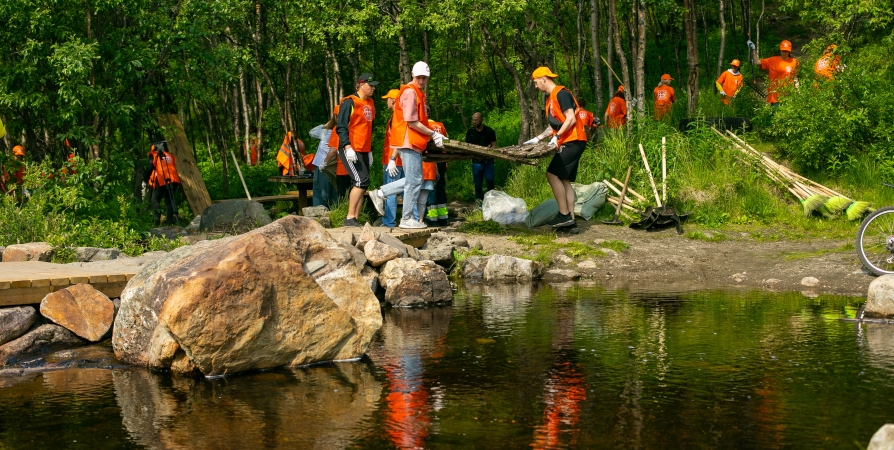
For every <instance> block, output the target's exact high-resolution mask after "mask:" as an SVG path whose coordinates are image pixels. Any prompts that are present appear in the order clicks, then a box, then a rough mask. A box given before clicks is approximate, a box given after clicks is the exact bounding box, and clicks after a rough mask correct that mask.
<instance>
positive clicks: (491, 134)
mask: <svg viewBox="0 0 894 450" xmlns="http://www.w3.org/2000/svg"><path fill="white" fill-rule="evenodd" d="M494 142H497V133H496V132H495V131H494V129H493V128H491V127H489V126H487V125H482V126H481V131H478V130H476V129H475V127H472V128H469V131H466V143H468V144H475V145H480V146H482V147H487V146H489V145H490V144H492V143H494Z"/></svg>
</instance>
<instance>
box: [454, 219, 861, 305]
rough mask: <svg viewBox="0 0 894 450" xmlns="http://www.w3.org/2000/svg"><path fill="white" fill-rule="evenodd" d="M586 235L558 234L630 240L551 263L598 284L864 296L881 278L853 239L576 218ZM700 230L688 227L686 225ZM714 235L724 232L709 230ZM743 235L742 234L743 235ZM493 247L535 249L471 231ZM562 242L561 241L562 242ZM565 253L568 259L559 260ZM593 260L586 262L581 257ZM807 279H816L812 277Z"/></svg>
mask: <svg viewBox="0 0 894 450" xmlns="http://www.w3.org/2000/svg"><path fill="white" fill-rule="evenodd" d="M578 225H579V227H580V231H581V232H580V234H578V235H568V236H567V237H566V236H564V235H560V239H562V238H564V239H568V240H569V241H575V242H581V243H585V244H588V245H593V246H598V243H599V242H601V240H620V241H624V242H625V243H627V244H628V245H629V246H630V247H629V248H628V249H626V250H623V251H621V252H619V253H614V252H611V251H608V252H607V253H608V254H607V255H606V256H604V257H601V258H591V259H592V260H593V262H595V263H596V264H595V265H596V267H595V268H589V269H587V268H581V267H580V266H579V264H581V263H582V262H583V261H584V260H585V259H586V258H578V259H576V260H574V261H568V260H567V259H565V258H562V257H558V258H555V256H558V254H560V253H563V250H559V251H558V252H557V253H556V254H555V255H554V259H553V263H552V264H551V265H550V266H549V268H550V269H552V268H568V269H574V270H576V271H578V272H580V273H581V274H583V275H584V277H585V278H589V279H592V280H593V281H595V282H599V283H600V284H608V285H610V286H612V287H619V288H626V289H632V290H637V289H638V288H641V287H642V286H644V285H648V286H649V289H650V290H654V289H656V288H658V289H660V288H661V286H667V288H668V289H673V290H691V289H712V288H722V289H736V288H748V289H753V288H761V289H766V290H772V291H800V292H803V293H804V294H805V295H809V296H815V295H818V294H841V295H853V296H865V295H866V290H867V288H868V287H869V283H870V282H872V280H874V279H875V277H874V276H871V275H869V274H868V273H867V272H865V271H864V270H862V265H861V264H860V262H859V260H858V259H857V255H856V251H855V250H854V249H853V246H852V245H849V244H852V241H849V240H826V239H818V240H798V241H786V240H779V241H772V242H762V241H760V240H756V239H754V238H752V237H750V235H748V234H747V233H740V232H729V231H724V232H723V233H722V234H724V235H725V236H726V239H725V240H723V241H721V242H709V241H705V240H697V239H690V238H687V237H686V236H685V235H684V236H680V235H677V233H676V232H675V231H674V230H673V229H669V230H665V231H660V232H653V233H650V232H644V231H637V230H632V229H630V228H627V227H623V226H608V225H602V224H598V225H597V224H595V223H588V222H578ZM693 229H695V228H694V227H691V226H690V227H687V231H690V230H693ZM705 233H709V236H710V235H714V236H716V235H717V234H718V232H714V231H711V232H705ZM743 234H744V235H743ZM466 236H467V237H468V239H469V240H470V242H473V241H478V242H480V243H481V245H482V248H483V250H485V251H487V252H489V253H494V254H496V253H500V254H511V255H515V256H523V255H527V256H530V255H531V254H532V252H531V251H530V248H526V247H524V246H520V245H518V244H516V243H515V242H512V241H511V240H509V239H506V238H505V237H503V236H496V235H479V234H472V235H466ZM559 242H563V241H559ZM563 259H565V262H564V263H562V262H560V260H563ZM583 265H584V266H587V265H588V264H586V263H585V264H583ZM806 277H813V278H816V279H817V280H818V283H817V284H816V285H815V286H808V285H805V284H802V280H804V279H805V278H806ZM806 284H810V283H809V282H807V283H806Z"/></svg>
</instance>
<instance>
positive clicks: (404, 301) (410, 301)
mask: <svg viewBox="0 0 894 450" xmlns="http://www.w3.org/2000/svg"><path fill="white" fill-rule="evenodd" d="M379 284H381V285H382V287H384V288H385V301H386V302H388V303H391V304H392V305H393V306H421V305H425V304H430V303H449V302H451V301H453V291H452V290H451V288H450V281H448V280H447V272H445V271H444V269H443V268H442V267H441V266H439V265H437V264H435V263H434V262H433V261H416V260H414V259H412V258H398V259H394V260H391V261H388V262H387V263H385V267H384V268H383V269H382V271H381V272H379Z"/></svg>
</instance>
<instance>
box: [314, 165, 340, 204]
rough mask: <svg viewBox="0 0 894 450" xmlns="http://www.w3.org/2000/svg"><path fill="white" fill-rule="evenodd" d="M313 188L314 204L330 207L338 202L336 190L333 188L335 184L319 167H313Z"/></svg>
mask: <svg viewBox="0 0 894 450" xmlns="http://www.w3.org/2000/svg"><path fill="white" fill-rule="evenodd" d="M313 189H314V195H313V204H314V206H325V207H327V208H330V209H332V207H333V206H335V203H337V202H338V192H337V191H336V190H335V186H333V185H332V182H331V181H329V177H327V176H326V174H324V173H323V171H322V170H321V169H320V168H319V167H317V168H316V169H314V183H313Z"/></svg>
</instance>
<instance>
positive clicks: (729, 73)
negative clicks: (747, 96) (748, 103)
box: [714, 59, 742, 105]
mask: <svg viewBox="0 0 894 450" xmlns="http://www.w3.org/2000/svg"><path fill="white" fill-rule="evenodd" d="M741 65H742V63H741V62H739V60H738V59H734V60H732V61H731V62H730V63H729V69H727V70H726V71H724V72H723V73H721V74H720V76H719V77H717V81H715V82H714V86H715V87H717V93H718V94H720V100H721V101H723V104H724V105H729V104H730V103H732V101H733V97H735V96H736V94H738V93H739V90H740V89H742V72H739V67H740V66H741Z"/></svg>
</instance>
